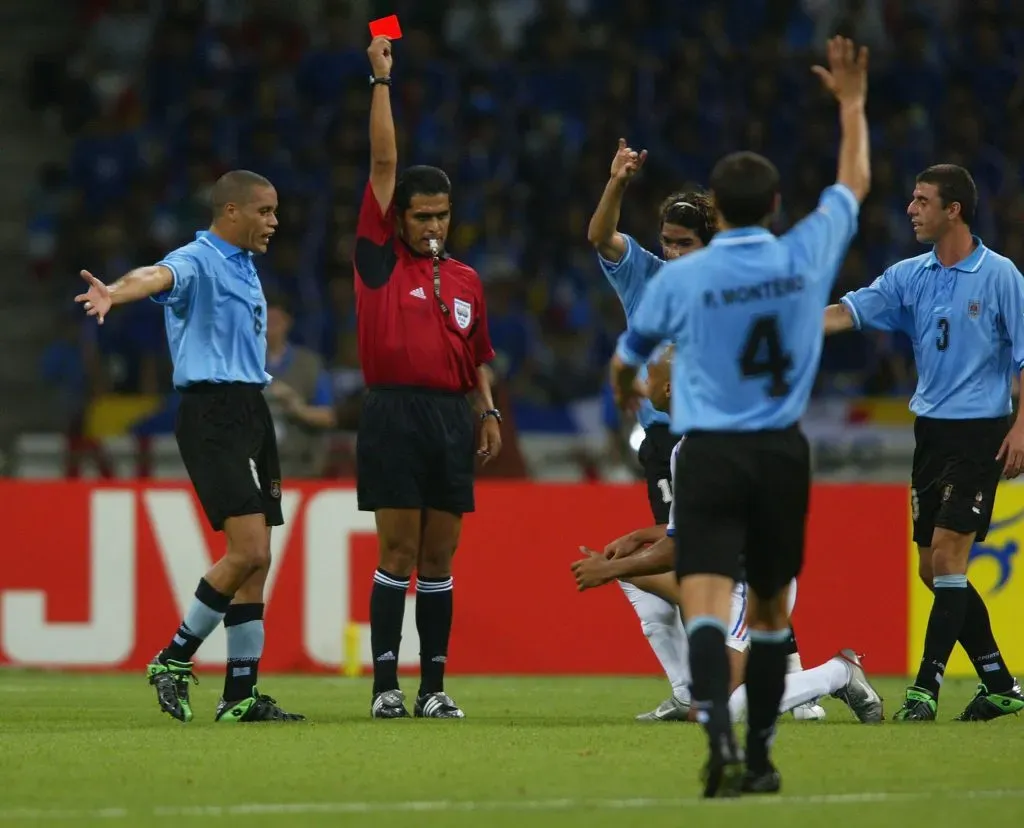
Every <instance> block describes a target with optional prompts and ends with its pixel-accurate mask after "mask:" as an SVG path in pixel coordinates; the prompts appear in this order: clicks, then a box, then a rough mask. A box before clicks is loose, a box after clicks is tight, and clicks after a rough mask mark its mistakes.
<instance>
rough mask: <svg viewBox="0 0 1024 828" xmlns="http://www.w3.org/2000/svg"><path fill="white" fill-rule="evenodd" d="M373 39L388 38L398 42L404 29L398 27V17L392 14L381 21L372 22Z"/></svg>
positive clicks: (371, 32)
mask: <svg viewBox="0 0 1024 828" xmlns="http://www.w3.org/2000/svg"><path fill="white" fill-rule="evenodd" d="M370 36H371V37H387V38H390V39H391V40H398V39H399V38H400V37H401V36H402V27H401V26H399V25H398V15H397V14H392V15H390V16H388V17H382V18H380V19H379V20H371V21H370Z"/></svg>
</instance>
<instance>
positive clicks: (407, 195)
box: [395, 164, 452, 213]
mask: <svg viewBox="0 0 1024 828" xmlns="http://www.w3.org/2000/svg"><path fill="white" fill-rule="evenodd" d="M451 194H452V182H451V180H450V179H449V178H448V174H447V173H446V172H445V171H444V170H442V169H440V168H439V167H429V166H427V165H425V164H420V165H417V166H415V167H406V169H405V170H403V171H402V174H401V175H400V176H398V182H397V183H396V184H395V208H396V209H397V210H398V212H399V213H402V212H405V211H406V210H408V209H409V205H410V204H411V203H412V197H413V196H417V195H427V196H430V195H446V196H451Z"/></svg>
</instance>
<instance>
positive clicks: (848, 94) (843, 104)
mask: <svg viewBox="0 0 1024 828" xmlns="http://www.w3.org/2000/svg"><path fill="white" fill-rule="evenodd" d="M812 71H813V72H814V73H815V74H816V75H817V76H818V77H819V78H821V82H822V84H824V86H825V88H826V89H827V90H828V91H829V92H831V93H832V95H833V96H834V97H835V99H836V101H837V102H838V104H839V126H840V132H841V138H840V141H839V169H838V171H837V173H836V183H837V184H844V185H846V186H847V187H849V189H850V191H851V192H852V193H853V195H854V197H855V198H856V199H857V201H858V202H863V201H864V199H865V198H866V197H867V194H868V191H869V190H870V189H871V158H870V151H869V150H870V146H869V143H868V121H867V115H866V114H865V105H866V103H867V96H868V50H867V47H866V46H861V47H860V48H857V47H856V46H855V45H854V43H853V41H852V40H850V39H849V38H846V37H833V38H832V39H831V40H829V42H828V68H827V69H826V68H825V67H824V66H815V67H813V69H812Z"/></svg>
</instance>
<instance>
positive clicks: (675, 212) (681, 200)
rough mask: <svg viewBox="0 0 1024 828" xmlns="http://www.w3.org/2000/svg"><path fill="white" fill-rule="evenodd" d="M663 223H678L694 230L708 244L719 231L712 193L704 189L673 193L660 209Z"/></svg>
mask: <svg viewBox="0 0 1024 828" xmlns="http://www.w3.org/2000/svg"><path fill="white" fill-rule="evenodd" d="M658 218H659V219H660V220H661V224H665V223H666V222H667V223H668V224H678V225H679V226H680V227H685V228H686V229H687V230H692V231H693V232H694V233H696V234H697V236H698V238H700V240H701V241H702V242H703V243H704V244H705V245H706V244H708V242H710V241H711V239H712V238H713V237H714V235H715V233H716V232H718V224H717V222H716V220H715V207H714V204H713V203H712V201H711V194H710V193H706V192H704V191H703V190H683V191H682V192H678V193H672V195H670V196H669V197H668V198H666V199H665V200H664V201H663V202H661V207H660V208H659V210H658Z"/></svg>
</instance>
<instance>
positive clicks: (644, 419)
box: [597, 233, 669, 429]
mask: <svg viewBox="0 0 1024 828" xmlns="http://www.w3.org/2000/svg"><path fill="white" fill-rule="evenodd" d="M621 235H622V237H623V238H624V239H625V240H626V252H625V253H623V254H622V258H621V259H619V260H618V261H617V262H612V261H609V260H608V259H606V258H604V256H602V255H601V254H600V253H599V254H598V256H597V261H598V262H599V263H600V265H601V270H602V271H603V272H604V275H605V276H606V277H607V279H608V281H609V282H611V285H612V287H613V288H615V293H616V294H618V297H619V301H620V302H621V303H622V309H623V310H624V311H625V312H626V325H627V326H628V325H630V324H631V322H632V319H633V316H634V315H635V314H636V310H637V308H638V307H640V299H641V297H642V296H643V295H644V288H645V287H646V285H647V283H648V282H649V281H650V280H651V279H652V278H653V277H654V274H655V273H657V272H658V271H659V270H660V269H661V266H662V265H663V264H665V261H664V259H659V258H658V257H657V256H655V255H654V254H653V253H651V251H650V250H647V249H646V248H644V247H642V246H641V245H640V244H638V243H637V241H636V239H634V238H633V237H632V236H630V235H627V234H626V233H622V234H621ZM652 356H655V355H653V354H652ZM639 376H640V378H641V379H647V365H646V364H644V365H643V366H642V367H641V368H640V371H639ZM637 420H638V421H639V422H640V426H641V427H642V428H644V429H646V428H647V427H648V426H650V425H653V424H654V423H661V424H663V425H668V423H669V415H668V413H667V412H665V411H658V409H656V408H655V407H654V406H653V405H651V401H650V400H647V399H645V400H643V401H641V404H640V411H639V412H638V413H637Z"/></svg>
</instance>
